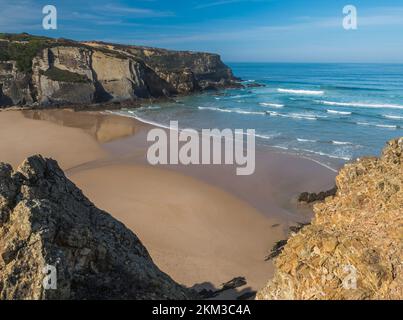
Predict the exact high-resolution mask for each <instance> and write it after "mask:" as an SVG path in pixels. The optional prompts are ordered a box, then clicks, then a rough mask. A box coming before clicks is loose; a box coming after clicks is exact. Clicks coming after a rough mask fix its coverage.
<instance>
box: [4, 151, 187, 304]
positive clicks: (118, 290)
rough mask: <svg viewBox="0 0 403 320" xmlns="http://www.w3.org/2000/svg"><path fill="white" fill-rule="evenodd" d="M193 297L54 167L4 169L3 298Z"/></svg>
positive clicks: (32, 163) (30, 163)
mask: <svg viewBox="0 0 403 320" xmlns="http://www.w3.org/2000/svg"><path fill="white" fill-rule="evenodd" d="M192 297H194V296H193V293H192V292H191V291H190V290H188V289H186V288H184V287H182V286H181V285H179V284H177V283H175V282H174V281H173V280H172V279H171V278H170V277H169V276H168V275H166V274H165V273H163V272H162V271H161V270H159V269H158V267H157V266H156V265H155V264H154V263H153V261H152V259H151V257H150V255H149V253H148V252H147V250H146V248H145V247H144V246H143V245H142V243H141V241H140V240H139V239H138V238H137V236H136V235H135V234H134V233H133V232H132V231H130V230H129V229H127V228H126V227H125V226H124V225H123V224H122V223H120V222H119V221H117V220H116V219H114V218H113V217H112V216H111V215H109V214H108V213H106V212H104V211H102V210H100V209H98V208H96V207H95V206H94V204H93V203H91V201H90V200H88V199H87V198H86V197H85V196H84V194H83V193H82V192H81V191H80V190H79V189H78V188H77V187H76V186H75V185H74V184H73V183H72V182H71V181H70V180H68V179H67V178H66V176H65V175H64V173H63V171H62V170H61V169H60V168H59V166H58V164H57V162H56V161H54V160H51V159H45V158H43V157H41V156H33V157H30V158H28V159H27V160H25V161H24V163H23V164H22V165H21V166H20V167H19V168H18V169H17V170H16V171H13V169H12V168H11V166H10V165H7V164H4V163H1V164H0V300H6V299H42V300H48V299H74V300H78V299H190V298H192Z"/></svg>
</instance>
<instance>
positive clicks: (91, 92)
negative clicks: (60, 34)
mask: <svg viewBox="0 0 403 320" xmlns="http://www.w3.org/2000/svg"><path fill="white" fill-rule="evenodd" d="M0 35H1V34H0ZM13 39H14V38H12V37H11V36H8V38H7V37H6V38H5V39H3V40H2V39H1V38H0V41H1V43H0V106H9V105H32V104H33V103H34V102H37V104H40V105H60V104H90V103H98V102H107V101H124V100H135V99H143V98H151V97H153V98H158V97H164V96H172V95H177V94H188V93H192V92H196V91H200V90H206V89H217V88H224V87H231V86H239V84H238V83H237V79H236V78H235V77H234V76H233V74H232V72H231V70H230V69H229V68H228V67H227V66H226V65H225V64H224V63H223V62H222V61H221V59H220V57H219V56H218V55H215V54H209V53H193V52H180V51H169V50H163V49H154V48H145V47H137V46H122V45H113V44H106V43H99V42H87V43H79V42H73V41H68V40H63V39H57V40H56V39H48V38H46V39H42V38H40V39H39V40H38V39H36V38H35V37H33V36H29V35H26V36H25V37H24V41H18V50H21V49H22V50H25V51H27V54H25V59H27V57H28V58H29V54H30V55H32V61H28V63H29V67H28V68H27V67H26V65H27V62H26V61H24V62H25V63H24V64H22V65H23V66H25V70H23V71H22V70H17V67H16V66H17V64H18V63H20V62H19V61H17V60H18V59H21V56H20V55H18V54H16V53H15V51H16V49H15V48H14V46H16V45H17V44H16V41H15V40H13ZM31 47H32V49H31ZM33 50H35V51H33ZM32 52H34V54H32ZM28 53H29V54H28ZM2 57H3V58H2ZM5 59H7V60H5ZM13 59H15V60H13Z"/></svg>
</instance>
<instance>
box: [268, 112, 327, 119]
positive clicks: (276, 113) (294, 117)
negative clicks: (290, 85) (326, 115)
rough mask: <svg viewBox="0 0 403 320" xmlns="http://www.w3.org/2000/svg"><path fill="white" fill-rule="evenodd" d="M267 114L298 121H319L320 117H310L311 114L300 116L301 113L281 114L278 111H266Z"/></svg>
mask: <svg viewBox="0 0 403 320" xmlns="http://www.w3.org/2000/svg"><path fill="white" fill-rule="evenodd" d="M266 113H267V114H269V115H270V116H274V117H283V118H292V119H298V120H317V118H318V117H319V116H316V115H309V114H300V113H287V114H286V113H279V112H276V111H266Z"/></svg>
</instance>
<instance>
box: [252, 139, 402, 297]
mask: <svg viewBox="0 0 403 320" xmlns="http://www.w3.org/2000/svg"><path fill="white" fill-rule="evenodd" d="M336 184H337V189H338V191H337V195H336V196H335V197H329V198H326V200H325V201H324V202H322V203H317V204H316V205H315V206H314V211H315V218H314V219H313V221H312V224H311V225H309V226H306V227H304V228H303V229H302V230H301V231H300V232H299V233H297V234H295V235H293V236H291V238H290V239H289V240H288V242H287V244H286V245H285V247H284V250H283V252H282V253H281V254H280V256H279V257H278V258H277V259H276V261H275V266H276V272H275V275H274V278H273V279H272V280H271V281H270V282H269V283H268V285H267V286H266V287H265V288H264V289H262V290H261V291H260V292H258V294H257V299H403V270H402V267H403V266H402V261H403V250H402V249H403V247H402V243H403V242H402V237H403V138H399V139H395V140H392V141H390V142H389V143H388V144H387V146H386V148H385V149H384V150H383V153H382V156H381V157H380V158H379V159H378V158H374V157H372V158H363V159H360V160H358V161H357V162H355V163H351V164H347V165H345V167H344V168H343V169H342V170H341V171H340V172H339V175H338V176H337V178H336Z"/></svg>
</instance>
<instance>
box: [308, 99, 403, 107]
mask: <svg viewBox="0 0 403 320" xmlns="http://www.w3.org/2000/svg"><path fill="white" fill-rule="evenodd" d="M315 102H317V103H321V104H324V105H327V106H340V107H358V108H390V109H403V105H399V104H381V103H364V102H335V101H326V100H316V101H315Z"/></svg>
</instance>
